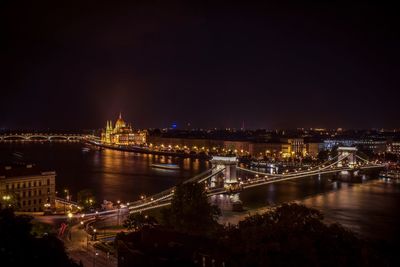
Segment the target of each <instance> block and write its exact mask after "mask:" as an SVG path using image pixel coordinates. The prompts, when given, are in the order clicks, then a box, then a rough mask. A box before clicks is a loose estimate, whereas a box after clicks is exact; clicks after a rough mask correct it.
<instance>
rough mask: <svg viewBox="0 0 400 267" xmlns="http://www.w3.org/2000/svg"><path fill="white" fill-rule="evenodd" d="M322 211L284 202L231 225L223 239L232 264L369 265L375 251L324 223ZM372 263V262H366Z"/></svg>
mask: <svg viewBox="0 0 400 267" xmlns="http://www.w3.org/2000/svg"><path fill="white" fill-rule="evenodd" d="M322 220H323V216H322V214H321V213H320V212H319V211H318V210H315V209H309V208H307V207H305V206H302V205H298V204H284V205H282V206H281V207H278V208H276V209H275V210H272V211H269V212H267V213H265V214H257V215H254V216H250V217H247V218H246V219H245V220H244V221H241V222H240V223H239V225H238V227H228V228H227V229H226V230H225V234H223V235H221V236H223V238H221V239H220V241H221V242H222V243H223V244H224V246H225V247H226V249H227V250H228V251H226V253H228V254H229V255H230V257H229V258H230V260H229V262H228V265H229V266H365V265H371V266H374V265H375V264H376V265H377V264H378V262H377V258H376V257H375V254H374V253H373V252H372V250H370V249H369V248H368V246H366V243H364V242H363V241H362V240H360V239H359V238H358V237H357V236H356V235H355V234H354V233H352V232H351V231H349V230H346V229H345V228H343V227H341V226H340V225H338V224H332V225H327V224H324V223H323V221H322ZM366 263H368V264H366Z"/></svg>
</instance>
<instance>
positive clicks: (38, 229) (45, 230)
mask: <svg viewBox="0 0 400 267" xmlns="http://www.w3.org/2000/svg"><path fill="white" fill-rule="evenodd" d="M52 232H53V229H52V227H51V225H50V224H47V223H42V222H34V223H33V224H32V230H31V234H32V235H34V236H37V237H42V236H44V235H47V234H50V233H52Z"/></svg>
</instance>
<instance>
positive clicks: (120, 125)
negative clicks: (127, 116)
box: [115, 113, 126, 129]
mask: <svg viewBox="0 0 400 267" xmlns="http://www.w3.org/2000/svg"><path fill="white" fill-rule="evenodd" d="M125 126H126V124H125V121H124V120H123V119H122V116H121V113H119V117H118V120H117V121H116V122H115V128H117V129H118V128H123V127H125Z"/></svg>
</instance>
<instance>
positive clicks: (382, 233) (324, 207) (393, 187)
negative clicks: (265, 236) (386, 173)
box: [219, 179, 400, 242]
mask: <svg viewBox="0 0 400 267" xmlns="http://www.w3.org/2000/svg"><path fill="white" fill-rule="evenodd" d="M399 199H400V183H399V182H387V181H385V180H384V179H373V180H370V181H368V182H365V183H362V184H342V186H341V188H340V189H338V190H333V191H330V192H321V193H318V194H315V195H311V196H307V197H305V198H301V199H297V200H293V201H291V202H295V203H298V204H303V205H305V206H307V207H309V208H316V209H318V210H320V211H321V212H322V213H323V214H324V217H325V221H326V222H327V223H340V224H341V225H343V226H344V227H346V228H348V229H350V230H352V231H354V232H356V233H357V234H359V235H360V236H362V237H365V238H372V239H377V240H386V241H392V242H396V241H398V240H396V238H397V237H399V236H400V229H399V227H398V225H400V215H399V214H398V213H397V212H394V211H396V210H398V208H399V207H398V203H399V202H398V200H399ZM280 204H282V203H274V204H272V205H268V206H264V207H259V208H254V209H247V210H245V211H243V212H231V211H223V216H222V217H221V218H220V220H219V222H220V223H221V224H237V223H238V222H239V221H241V220H243V219H244V218H245V217H247V216H249V215H254V214H257V213H258V214H261V213H265V212H267V211H268V210H270V209H272V208H273V207H275V206H276V205H280Z"/></svg>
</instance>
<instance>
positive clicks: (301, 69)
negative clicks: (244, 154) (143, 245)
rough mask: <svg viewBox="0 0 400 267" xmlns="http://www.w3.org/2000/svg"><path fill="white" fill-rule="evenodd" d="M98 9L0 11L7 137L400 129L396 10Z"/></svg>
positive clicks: (12, 6) (15, 7) (2, 123)
mask: <svg viewBox="0 0 400 267" xmlns="http://www.w3.org/2000/svg"><path fill="white" fill-rule="evenodd" d="M90 2H91V1H89V2H87V3H85V4H82V3H79V2H74V3H72V2H68V3H67V4H65V5H62V4H53V5H44V4H42V5H41V4H40V3H39V2H32V3H30V4H24V5H21V4H18V3H16V2H15V1H8V3H2V8H1V9H0V15H1V16H0V17H1V22H2V23H1V25H2V26H0V27H1V28H2V33H3V34H2V35H3V38H2V44H1V45H0V47H1V50H0V51H1V54H0V55H1V59H2V60H1V73H2V74H3V75H2V76H3V77H2V79H1V84H0V86H1V88H2V90H1V105H0V128H18V129H27V128H30V129H46V128H50V129H96V128H101V127H104V126H105V123H106V120H113V121H115V120H116V119H117V117H118V114H119V112H122V115H123V117H124V119H125V121H126V122H129V123H132V126H133V127H136V128H150V127H151V128H164V127H169V126H171V125H172V124H173V123H176V124H177V126H178V128H186V126H187V124H188V123H190V127H191V128H215V127H216V128H229V127H232V128H237V129H240V128H241V127H242V123H243V121H244V122H245V128H250V129H255V128H266V129H276V128H298V127H305V128H310V127H313V128H339V127H342V128H346V129H348V128H363V129H366V128H399V127H400V123H399V115H400V112H399V100H400V89H399V88H400V83H399V79H400V76H399V73H400V67H399V66H400V65H399V62H400V55H399V54H400V52H399V49H398V48H399V47H400V36H399V30H398V26H397V25H400V21H399V20H400V19H399V17H398V15H397V9H395V8H394V7H391V6H389V5H385V6H384V5H374V4H368V3H364V2H360V3H355V4H350V3H344V4H343V5H341V4H327V3H319V4H311V3H304V4H300V3H298V2H294V3H295V4H289V2H286V3H285V4H280V5H277V4H266V3H264V4H260V3H257V1H254V2H253V3H247V2H243V3H247V4H246V5H244V4H243V5H240V4H222V3H221V4H213V5H206V4H201V5H194V4H188V3H186V4H183V3H177V2H176V3H175V4H171V3H169V4H166V3H163V1H160V2H159V3H158V4H147V3H146V1H143V3H142V4H137V3H136V4H127V3H124V4H114V3H113V4H112V5H111V4H110V5H104V4H99V3H95V2H94V3H90ZM56 5H57V6H56Z"/></svg>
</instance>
